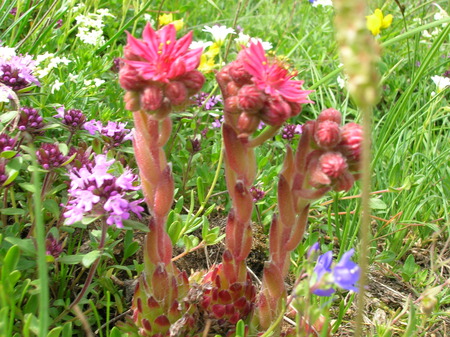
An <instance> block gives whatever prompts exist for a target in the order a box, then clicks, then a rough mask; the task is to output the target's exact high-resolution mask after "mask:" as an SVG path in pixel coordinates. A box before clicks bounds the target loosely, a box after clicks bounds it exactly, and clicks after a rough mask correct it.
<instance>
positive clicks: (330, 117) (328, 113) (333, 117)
mask: <svg viewBox="0 0 450 337" xmlns="http://www.w3.org/2000/svg"><path fill="white" fill-rule="evenodd" d="M323 121H333V122H335V123H337V124H338V125H340V124H341V121H342V117H341V113H340V112H339V111H337V110H336V109H333V108H329V109H326V110H323V111H322V112H321V113H320V114H319V116H318V117H317V123H321V122H323Z"/></svg>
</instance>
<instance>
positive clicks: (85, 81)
mask: <svg viewBox="0 0 450 337" xmlns="http://www.w3.org/2000/svg"><path fill="white" fill-rule="evenodd" d="M83 83H84V85H85V86H87V87H88V86H90V85H91V84H92V80H84V82H83Z"/></svg>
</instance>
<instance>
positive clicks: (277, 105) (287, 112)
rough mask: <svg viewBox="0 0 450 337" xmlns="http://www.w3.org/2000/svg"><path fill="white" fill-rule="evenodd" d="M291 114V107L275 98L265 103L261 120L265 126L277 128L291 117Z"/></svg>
mask: <svg viewBox="0 0 450 337" xmlns="http://www.w3.org/2000/svg"><path fill="white" fill-rule="evenodd" d="M291 112H292V110H291V107H290V106H289V104H288V103H287V102H286V101H285V100H283V99H279V98H275V99H271V100H270V101H266V103H265V106H264V108H263V110H262V115H261V119H262V120H263V122H265V123H266V124H269V125H272V126H277V125H281V124H283V123H284V122H285V121H286V120H287V119H288V118H289V117H290V116H291Z"/></svg>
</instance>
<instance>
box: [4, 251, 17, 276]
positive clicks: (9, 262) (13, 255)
mask: <svg viewBox="0 0 450 337" xmlns="http://www.w3.org/2000/svg"><path fill="white" fill-rule="evenodd" d="M19 257H20V249H19V246H17V245H14V246H12V247H11V248H9V249H8V252H7V253H6V255H5V258H4V260H3V268H7V270H9V272H11V271H13V270H14V269H15V268H16V266H17V262H19ZM9 272H6V270H3V273H2V278H3V277H6V275H5V274H9Z"/></svg>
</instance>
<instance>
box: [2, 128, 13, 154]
mask: <svg viewBox="0 0 450 337" xmlns="http://www.w3.org/2000/svg"><path fill="white" fill-rule="evenodd" d="M15 144H16V139H15V138H11V137H10V136H8V135H7V134H6V133H0V153H2V152H3V151H10V150H12V149H13V148H14V145H15Z"/></svg>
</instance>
